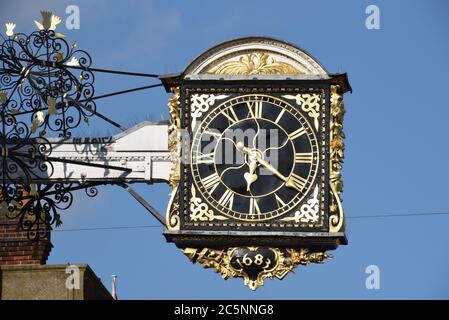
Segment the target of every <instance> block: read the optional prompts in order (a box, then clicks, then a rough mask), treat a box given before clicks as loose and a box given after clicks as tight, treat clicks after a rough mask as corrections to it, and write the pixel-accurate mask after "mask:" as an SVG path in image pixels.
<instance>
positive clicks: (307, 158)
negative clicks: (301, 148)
mask: <svg viewBox="0 0 449 320" xmlns="http://www.w3.org/2000/svg"><path fill="white" fill-rule="evenodd" d="M312 157H313V155H312V153H311V152H297V153H296V154H295V162H296V163H312Z"/></svg>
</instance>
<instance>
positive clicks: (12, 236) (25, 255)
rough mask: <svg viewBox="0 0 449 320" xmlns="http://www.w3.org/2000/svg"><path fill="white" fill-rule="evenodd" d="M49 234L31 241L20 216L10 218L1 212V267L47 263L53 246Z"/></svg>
mask: <svg viewBox="0 0 449 320" xmlns="http://www.w3.org/2000/svg"><path fill="white" fill-rule="evenodd" d="M1 193H2V192H1V191H0V198H2V196H1ZM0 200H1V199H0ZM48 234H49V235H48V238H47V239H41V240H39V242H31V241H30V240H29V239H28V237H27V232H26V231H23V230H22V229H21V227H20V222H19V217H18V218H15V219H10V218H8V217H7V216H6V215H5V214H4V213H0V267H1V266H18V265H43V264H45V262H46V261H47V258H48V256H49V255H50V251H51V248H52V247H53V245H52V244H51V241H50V233H48Z"/></svg>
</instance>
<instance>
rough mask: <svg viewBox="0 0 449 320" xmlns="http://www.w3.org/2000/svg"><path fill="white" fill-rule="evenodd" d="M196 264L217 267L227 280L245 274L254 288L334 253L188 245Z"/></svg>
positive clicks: (245, 281) (320, 260) (189, 252)
mask: <svg viewBox="0 0 449 320" xmlns="http://www.w3.org/2000/svg"><path fill="white" fill-rule="evenodd" d="M182 251H183V252H184V254H185V255H186V256H187V257H188V258H189V259H190V261H192V262H193V263H200V264H202V265H203V266H204V268H213V269H214V270H215V271H216V272H218V273H220V274H221V276H222V278H223V279H229V278H235V277H241V278H243V282H244V284H245V285H246V286H247V287H248V288H250V289H251V290H256V289H257V288H259V287H260V286H263V284H264V280H265V279H267V278H268V279H273V278H275V277H276V278H278V279H280V280H282V279H283V278H284V277H285V276H286V275H287V274H288V273H289V272H291V271H293V269H294V268H295V267H297V266H298V265H308V264H309V263H319V264H321V263H324V262H325V260H326V259H329V258H332V255H330V254H328V253H325V252H321V251H312V250H310V249H308V248H271V247H254V246H250V247H231V248H224V249H216V248H213V249H212V248H190V247H187V248H184V249H183V250H182Z"/></svg>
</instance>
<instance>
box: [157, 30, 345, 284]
mask: <svg viewBox="0 0 449 320" xmlns="http://www.w3.org/2000/svg"><path fill="white" fill-rule="evenodd" d="M162 81H163V83H164V85H165V86H166V88H167V89H168V90H170V91H172V92H173V93H174V95H173V97H172V98H171V100H170V103H169V107H170V114H171V125H170V133H171V135H170V138H169V139H170V143H169V147H170V149H171V151H172V159H173V160H174V163H175V165H174V168H173V171H172V174H171V178H170V183H171V185H172V187H173V190H172V194H171V201H170V205H169V208H168V212H167V230H166V232H165V236H166V238H167V239H168V241H171V242H174V243H175V244H176V245H177V246H178V247H180V248H181V249H182V250H183V252H184V253H185V254H186V255H187V256H188V257H189V258H190V259H191V260H192V261H193V262H198V263H201V264H203V265H204V266H205V267H212V268H214V269H216V271H218V272H220V273H221V274H222V275H223V277H224V278H230V277H243V278H244V283H245V284H246V285H247V286H249V287H250V288H251V289H256V288H257V287H258V286H260V285H262V284H263V280H264V279H265V278H267V277H268V278H273V277H277V278H279V279H282V278H283V277H284V276H285V275H286V274H287V273H288V272H289V271H291V270H293V268H295V267H296V266H297V265H299V264H303V265H304V264H308V263H310V262H313V263H322V262H324V260H325V259H327V258H329V257H330V255H329V254H328V253H326V251H327V250H332V249H335V248H336V247H337V246H338V245H339V244H346V243H347V240H346V236H345V233H344V215H343V210H342V205H341V200H340V195H339V194H340V192H341V191H342V182H341V175H340V169H341V159H342V157H343V137H344V136H343V132H342V125H343V124H342V120H343V113H344V108H343V103H342V94H343V93H344V92H346V91H348V90H350V86H349V83H348V80H347V77H346V75H345V74H336V75H331V74H329V73H327V72H326V71H325V70H324V68H323V67H321V66H320V64H319V63H318V62H317V61H316V60H315V59H314V58H312V57H311V56H310V55H309V54H307V53H306V52H304V51H303V50H301V49H299V48H297V47H294V46H292V45H290V44H287V43H284V42H281V41H277V40H273V39H268V38H259V37H257V38H244V39H238V40H234V41H230V42H226V43H224V44H221V45H219V46H217V47H214V48H212V49H210V50H209V51H207V52H206V53H204V54H202V55H201V56H200V57H198V58H197V59H196V60H195V61H193V62H192V63H191V64H190V66H189V67H188V68H187V69H186V71H185V72H184V73H183V74H180V75H175V76H169V77H166V78H164V79H162Z"/></svg>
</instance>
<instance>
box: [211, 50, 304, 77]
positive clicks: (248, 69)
mask: <svg viewBox="0 0 449 320" xmlns="http://www.w3.org/2000/svg"><path fill="white" fill-rule="evenodd" d="M208 73H209V74H240V75H253V74H301V73H302V72H301V71H299V70H297V69H296V68H294V67H293V66H292V65H290V64H288V63H286V62H281V61H276V59H275V58H273V57H271V56H270V55H268V54H266V53H250V54H246V55H243V56H241V57H240V59H239V60H236V61H228V62H225V63H223V64H221V65H219V66H218V67H217V68H215V69H213V70H211V71H209V72H208Z"/></svg>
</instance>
